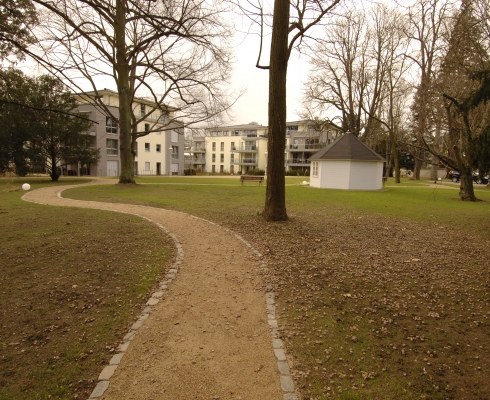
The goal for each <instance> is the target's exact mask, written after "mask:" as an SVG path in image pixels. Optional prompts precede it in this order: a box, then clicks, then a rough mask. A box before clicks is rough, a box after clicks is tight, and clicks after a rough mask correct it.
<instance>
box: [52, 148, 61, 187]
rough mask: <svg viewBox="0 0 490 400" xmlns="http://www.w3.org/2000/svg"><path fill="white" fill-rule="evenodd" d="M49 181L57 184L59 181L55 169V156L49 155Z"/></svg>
mask: <svg viewBox="0 0 490 400" xmlns="http://www.w3.org/2000/svg"><path fill="white" fill-rule="evenodd" d="M50 176H51V180H52V181H53V182H57V181H58V179H59V177H60V176H59V174H58V168H57V167H56V155H54V154H52V155H51V174H50Z"/></svg>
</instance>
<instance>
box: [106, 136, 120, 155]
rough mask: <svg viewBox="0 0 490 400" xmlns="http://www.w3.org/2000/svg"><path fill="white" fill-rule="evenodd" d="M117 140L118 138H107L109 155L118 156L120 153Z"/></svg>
mask: <svg viewBox="0 0 490 400" xmlns="http://www.w3.org/2000/svg"><path fill="white" fill-rule="evenodd" d="M117 142H118V140H117V139H106V148H107V155H109V156H117V155H118V154H119V152H118V143H117Z"/></svg>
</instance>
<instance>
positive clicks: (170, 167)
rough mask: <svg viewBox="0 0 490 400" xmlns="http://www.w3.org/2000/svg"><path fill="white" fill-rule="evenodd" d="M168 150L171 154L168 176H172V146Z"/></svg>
mask: <svg viewBox="0 0 490 400" xmlns="http://www.w3.org/2000/svg"><path fill="white" fill-rule="evenodd" d="M168 150H169V153H170V157H169V163H168V175H169V176H172V150H173V148H172V146H170V147H169V148H168Z"/></svg>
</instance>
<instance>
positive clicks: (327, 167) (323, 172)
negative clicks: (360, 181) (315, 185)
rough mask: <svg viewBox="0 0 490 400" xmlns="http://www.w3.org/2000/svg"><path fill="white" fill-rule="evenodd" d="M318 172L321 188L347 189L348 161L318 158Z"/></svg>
mask: <svg viewBox="0 0 490 400" xmlns="http://www.w3.org/2000/svg"><path fill="white" fill-rule="evenodd" d="M318 174H319V176H320V186H319V187H321V188H329V189H349V179H350V161H342V160H341V161H320V160H319V162H318ZM310 185H311V183H310Z"/></svg>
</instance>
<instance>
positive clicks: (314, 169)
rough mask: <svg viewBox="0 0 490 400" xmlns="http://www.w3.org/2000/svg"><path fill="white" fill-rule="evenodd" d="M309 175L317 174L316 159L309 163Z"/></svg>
mask: <svg viewBox="0 0 490 400" xmlns="http://www.w3.org/2000/svg"><path fill="white" fill-rule="evenodd" d="M311 176H318V161H313V162H312V163H311Z"/></svg>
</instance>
